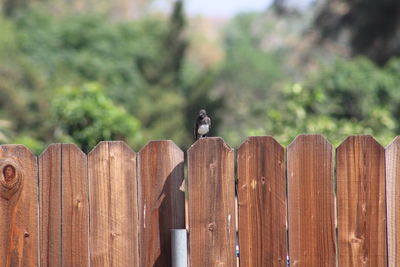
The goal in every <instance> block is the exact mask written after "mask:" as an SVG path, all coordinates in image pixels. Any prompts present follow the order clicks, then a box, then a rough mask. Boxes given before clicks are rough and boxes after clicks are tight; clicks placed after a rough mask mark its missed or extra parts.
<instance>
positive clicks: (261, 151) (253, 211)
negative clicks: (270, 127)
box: [237, 136, 287, 267]
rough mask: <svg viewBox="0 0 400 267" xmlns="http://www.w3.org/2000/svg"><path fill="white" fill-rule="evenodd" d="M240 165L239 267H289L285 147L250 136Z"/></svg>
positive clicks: (263, 137)
mask: <svg viewBox="0 0 400 267" xmlns="http://www.w3.org/2000/svg"><path fill="white" fill-rule="evenodd" d="M237 164H238V165H237V170H238V199H239V248H240V266H241V267H257V266H259V267H268V266H286V255H287V242H286V181H285V168H284V166H285V157H284V148H283V147H282V146H281V145H280V144H279V143H277V142H276V141H275V140H274V139H273V138H272V137H268V136H260V137H249V138H248V139H247V140H246V141H245V142H244V143H243V144H242V145H241V146H240V148H239V150H238V156H237Z"/></svg>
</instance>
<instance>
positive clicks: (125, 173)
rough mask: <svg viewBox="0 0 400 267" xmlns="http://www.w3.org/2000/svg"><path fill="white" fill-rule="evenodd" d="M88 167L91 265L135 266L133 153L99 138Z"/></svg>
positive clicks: (136, 212)
mask: <svg viewBox="0 0 400 267" xmlns="http://www.w3.org/2000/svg"><path fill="white" fill-rule="evenodd" d="M88 168H89V188H90V191H89V206H90V208H89V210H90V228H89V229H90V241H89V242H90V263H91V266H92V267H96V266H99V267H103V266H113V267H126V266H130V267H138V266H139V257H138V255H139V248H138V229H139V222H138V198H137V180H136V153H134V152H133V151H132V150H131V149H130V148H129V147H128V146H127V145H126V144H125V143H123V142H101V143H100V144H98V145H97V146H96V148H95V149H94V150H93V151H92V152H90V154H89V157H88Z"/></svg>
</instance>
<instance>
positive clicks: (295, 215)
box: [287, 135, 346, 267]
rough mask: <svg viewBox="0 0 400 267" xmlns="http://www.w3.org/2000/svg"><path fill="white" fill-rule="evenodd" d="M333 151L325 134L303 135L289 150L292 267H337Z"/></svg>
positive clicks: (289, 216) (289, 217)
mask: <svg viewBox="0 0 400 267" xmlns="http://www.w3.org/2000/svg"><path fill="white" fill-rule="evenodd" d="M332 152H333V151H332V146H331V144H329V142H328V141H327V140H326V139H325V138H324V137H323V136H321V135H299V136H298V137H297V138H296V139H295V140H294V141H293V143H291V144H290V145H289V146H288V148H287V176H288V178H287V179H288V181H287V183H288V221H289V257H290V263H291V266H295V267H300V266H304V267H314V266H324V267H329V266H336V254H335V253H336V246H335V244H336V243H335V228H334V223H335V212H334V190H333V189H334V187H333V185H334V183H333V160H332ZM344 266H346V265H344Z"/></svg>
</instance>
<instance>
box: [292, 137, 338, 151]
mask: <svg viewBox="0 0 400 267" xmlns="http://www.w3.org/2000/svg"><path fill="white" fill-rule="evenodd" d="M310 142H311V143H315V144H319V145H328V146H330V147H332V144H331V143H330V142H329V141H328V139H326V138H325V136H323V135H321V134H299V135H298V136H296V138H295V139H294V140H293V141H292V142H291V143H290V144H289V145H288V146H287V150H290V149H293V147H295V146H297V145H299V144H303V143H305V144H309V143H310Z"/></svg>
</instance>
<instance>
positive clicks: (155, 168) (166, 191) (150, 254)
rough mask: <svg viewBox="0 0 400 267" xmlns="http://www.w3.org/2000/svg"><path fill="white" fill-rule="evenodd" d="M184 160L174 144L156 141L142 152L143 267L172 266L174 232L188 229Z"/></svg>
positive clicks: (139, 159) (141, 247)
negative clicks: (186, 224)
mask: <svg viewBox="0 0 400 267" xmlns="http://www.w3.org/2000/svg"><path fill="white" fill-rule="evenodd" d="M183 160H184V155H183V152H182V151H181V150H180V149H179V148H178V147H177V146H176V145H175V144H174V143H173V142H172V141H152V142H149V143H148V144H147V145H146V146H145V147H144V148H143V149H142V150H141V151H140V152H139V157H138V174H139V175H138V178H139V179H140V187H139V192H140V195H141V200H140V204H139V210H140V211H141V212H140V237H141V238H140V250H141V262H140V266H143V267H145V266H148V267H153V266H154V267H157V266H159V267H168V266H171V231H170V230H171V229H184V228H185V194H184V191H183V189H182V188H181V186H182V183H183V178H184V174H183Z"/></svg>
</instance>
